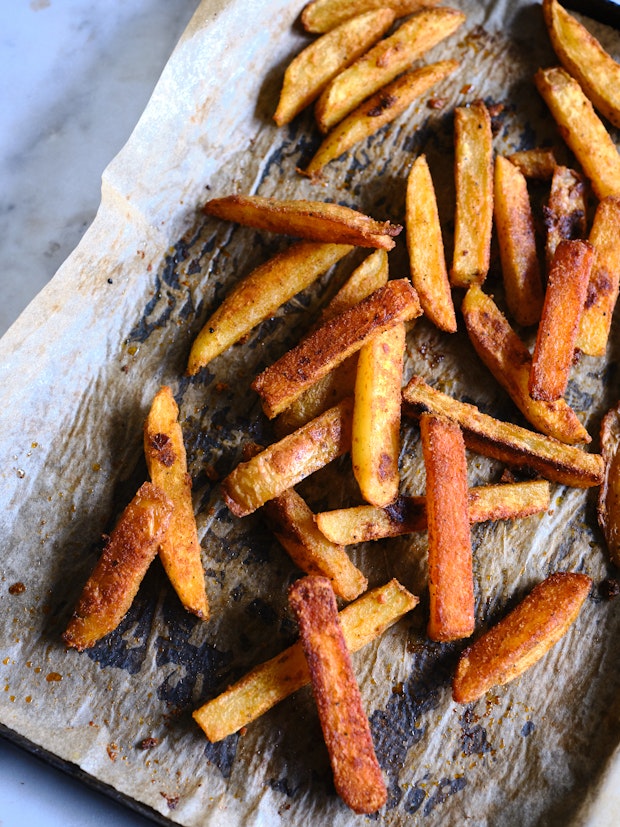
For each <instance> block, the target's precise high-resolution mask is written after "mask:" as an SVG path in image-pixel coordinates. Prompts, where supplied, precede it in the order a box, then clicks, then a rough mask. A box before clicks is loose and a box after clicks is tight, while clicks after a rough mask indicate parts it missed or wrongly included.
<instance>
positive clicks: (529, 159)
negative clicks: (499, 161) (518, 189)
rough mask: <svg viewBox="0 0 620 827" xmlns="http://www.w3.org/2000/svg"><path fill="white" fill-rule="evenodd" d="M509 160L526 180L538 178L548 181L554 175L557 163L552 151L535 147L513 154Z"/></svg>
mask: <svg viewBox="0 0 620 827" xmlns="http://www.w3.org/2000/svg"><path fill="white" fill-rule="evenodd" d="M508 160H509V161H510V162H511V163H512V164H514V165H515V166H516V167H517V169H519V170H520V171H521V172H522V173H523V175H525V177H526V178H538V179H540V180H542V181H547V180H549V179H550V178H551V176H552V175H553V172H554V170H555V168H556V166H557V163H558V162H557V161H556V159H555V155H554V153H553V150H552V149H543V148H542V147H535V148H534V149H522V150H520V151H519V152H513V153H512V155H509V156H508Z"/></svg>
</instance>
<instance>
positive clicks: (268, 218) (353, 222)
mask: <svg viewBox="0 0 620 827" xmlns="http://www.w3.org/2000/svg"><path fill="white" fill-rule="evenodd" d="M202 209H203V212H204V213H205V214H206V215H213V216H215V217H216V218H223V219H224V220H226V221H235V222H237V223H238V224H246V225H247V226H249V227H255V228H256V229H258V230H267V231H268V232H272V233H282V234H284V235H294V236H297V237H298V238H305V239H308V240H310V241H323V242H327V243H330V244H354V245H357V246H358V247H379V248H381V249H383V250H391V249H392V247H393V246H394V236H397V235H398V234H399V233H400V231H401V230H402V227H400V226H399V225H398V224H390V222H389V221H375V219H374V218H370V217H369V216H367V215H364V214H363V213H360V212H358V211H357V210H352V209H351V208H350V207H343V206H341V205H340V204H331V203H328V202H325V201H304V200H296V201H281V200H279V199H278V198H263V197H262V196H260V195H227V196H224V197H223V198H213V199H212V200H211V201H207V203H206V204H205V205H204V206H203V208H202Z"/></svg>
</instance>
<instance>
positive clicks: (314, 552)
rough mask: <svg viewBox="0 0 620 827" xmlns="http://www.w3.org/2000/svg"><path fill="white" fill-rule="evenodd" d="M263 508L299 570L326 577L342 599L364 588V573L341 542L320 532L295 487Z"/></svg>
mask: <svg viewBox="0 0 620 827" xmlns="http://www.w3.org/2000/svg"><path fill="white" fill-rule="evenodd" d="M264 508H265V514H266V516H267V521H268V523H269V525H270V527H271V528H272V530H273V532H274V534H275V535H276V537H277V538H278V540H279V541H280V543H281V544H282V545H283V546H284V548H285V549H286V551H287V552H288V553H289V555H290V557H291V558H292V560H293V562H294V563H295V564H296V565H297V566H299V568H300V569H301V570H302V571H305V572H306V574H317V575H321V576H322V577H326V578H327V579H328V580H329V582H330V583H331V584H332V588H333V590H334V591H335V592H336V594H337V595H338V596H339V597H342V598H343V600H355V598H356V597H359V595H360V594H362V592H364V591H366V588H367V586H368V580H367V579H366V577H364V575H363V574H362V572H361V571H360V570H359V569H358V568H357V567H356V566H354V565H353V563H352V562H351V560H350V559H349V556H348V555H347V553H346V551H345V550H344V549H343V547H342V546H340V545H337V544H336V543H331V542H330V541H329V540H328V539H327V538H326V537H325V536H324V535H323V534H321V532H320V531H319V530H318V528H317V526H316V523H315V522H314V514H313V513H312V511H311V510H310V508H309V507H308V505H307V504H306V502H305V501H304V500H303V499H302V497H300V496H299V494H298V493H297V492H296V491H295V490H293V489H292V488H291V489H289V490H288V491H285V492H284V493H283V494H280V496H279V497H276V498H275V499H273V500H271V501H270V502H268V503H266V504H265V506H264Z"/></svg>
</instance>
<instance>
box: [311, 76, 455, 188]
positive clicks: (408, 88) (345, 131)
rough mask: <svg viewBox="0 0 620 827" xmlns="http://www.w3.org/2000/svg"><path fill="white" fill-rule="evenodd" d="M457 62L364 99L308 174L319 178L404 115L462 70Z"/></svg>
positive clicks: (334, 133) (407, 78) (336, 128)
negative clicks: (442, 82)
mask: <svg viewBox="0 0 620 827" xmlns="http://www.w3.org/2000/svg"><path fill="white" fill-rule="evenodd" d="M458 65H459V64H458V61H456V60H442V61H440V62H439V63H433V64H431V65H430V66H422V67H421V68H419V69H412V70H411V71H410V72H405V73H404V74H403V75H401V76H400V77H398V78H396V80H394V81H392V82H391V83H388V84H387V85H386V86H383V87H381V89H380V90H379V91H378V92H375V94H374V95H372V96H371V97H370V98H368V99H366V100H364V101H363V102H362V103H361V104H360V105H359V106H358V107H356V108H355V109H354V110H353V111H352V112H351V113H350V114H349V115H347V116H346V117H345V118H343V120H341V121H339V123H337V124H336V125H335V126H334V128H333V129H332V130H331V131H330V132H329V133H328V134H327V137H326V138H325V140H324V141H323V143H322V144H321V146H320V147H319V148H318V150H317V152H316V154H315V155H314V157H313V158H312V160H311V161H310V163H309V164H308V166H307V167H306V170H305V173H306V175H309V176H310V177H311V178H317V177H319V176H320V173H321V171H322V169H323V167H325V166H326V165H327V164H329V163H330V161H333V160H335V159H336V158H339V157H340V156H341V155H343V154H344V153H345V152H347V151H348V150H349V149H351V148H352V147H354V146H355V144H358V143H360V142H361V141H364V140H366V138H369V137H370V136H371V135H374V133H375V132H378V131H379V129H381V128H382V127H384V126H385V125H386V124H388V123H391V122H392V121H393V120H394V119H395V118H397V117H398V116H399V115H401V114H402V113H403V112H404V111H405V110H406V109H407V107H408V106H409V105H410V104H411V103H413V101H414V100H416V98H419V97H420V96H421V95H423V94H424V93H425V92H427V91H428V90H429V89H430V88H431V87H432V86H434V85H435V84H436V83H439V82H440V81H441V80H443V79H444V78H445V77H447V76H448V75H449V74H450V73H451V72H454V71H455V70H456V69H457V68H458Z"/></svg>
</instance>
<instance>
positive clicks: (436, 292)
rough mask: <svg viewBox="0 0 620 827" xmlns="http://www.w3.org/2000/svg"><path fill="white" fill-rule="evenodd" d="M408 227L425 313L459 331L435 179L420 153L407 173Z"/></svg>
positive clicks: (414, 272) (415, 278) (414, 278)
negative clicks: (440, 221)
mask: <svg viewBox="0 0 620 827" xmlns="http://www.w3.org/2000/svg"><path fill="white" fill-rule="evenodd" d="M405 231H406V234H407V250H408V253H409V268H410V270H411V281H412V282H413V286H414V287H415V289H416V290H417V292H418V296H419V297H420V305H421V307H422V310H423V312H424V314H425V315H426V316H427V317H428V318H429V319H430V320H431V322H433V324H434V325H436V326H437V327H438V328H439V329H440V330H444V331H446V332H447V333H454V332H455V331H456V314H455V312H454V303H453V302H452V293H451V292H450V282H449V280H448V270H447V267H446V259H445V255H444V247H443V238H442V235H441V225H440V223H439V212H438V210H437V199H436V197H435V188H434V186H433V179H432V178H431V173H430V170H429V168H428V164H427V162H426V156H425V155H420V156H419V157H418V158H416V160H415V161H414V163H413V165H412V167H411V169H410V171H409V175H408V177H407V194H406V202H405Z"/></svg>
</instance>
